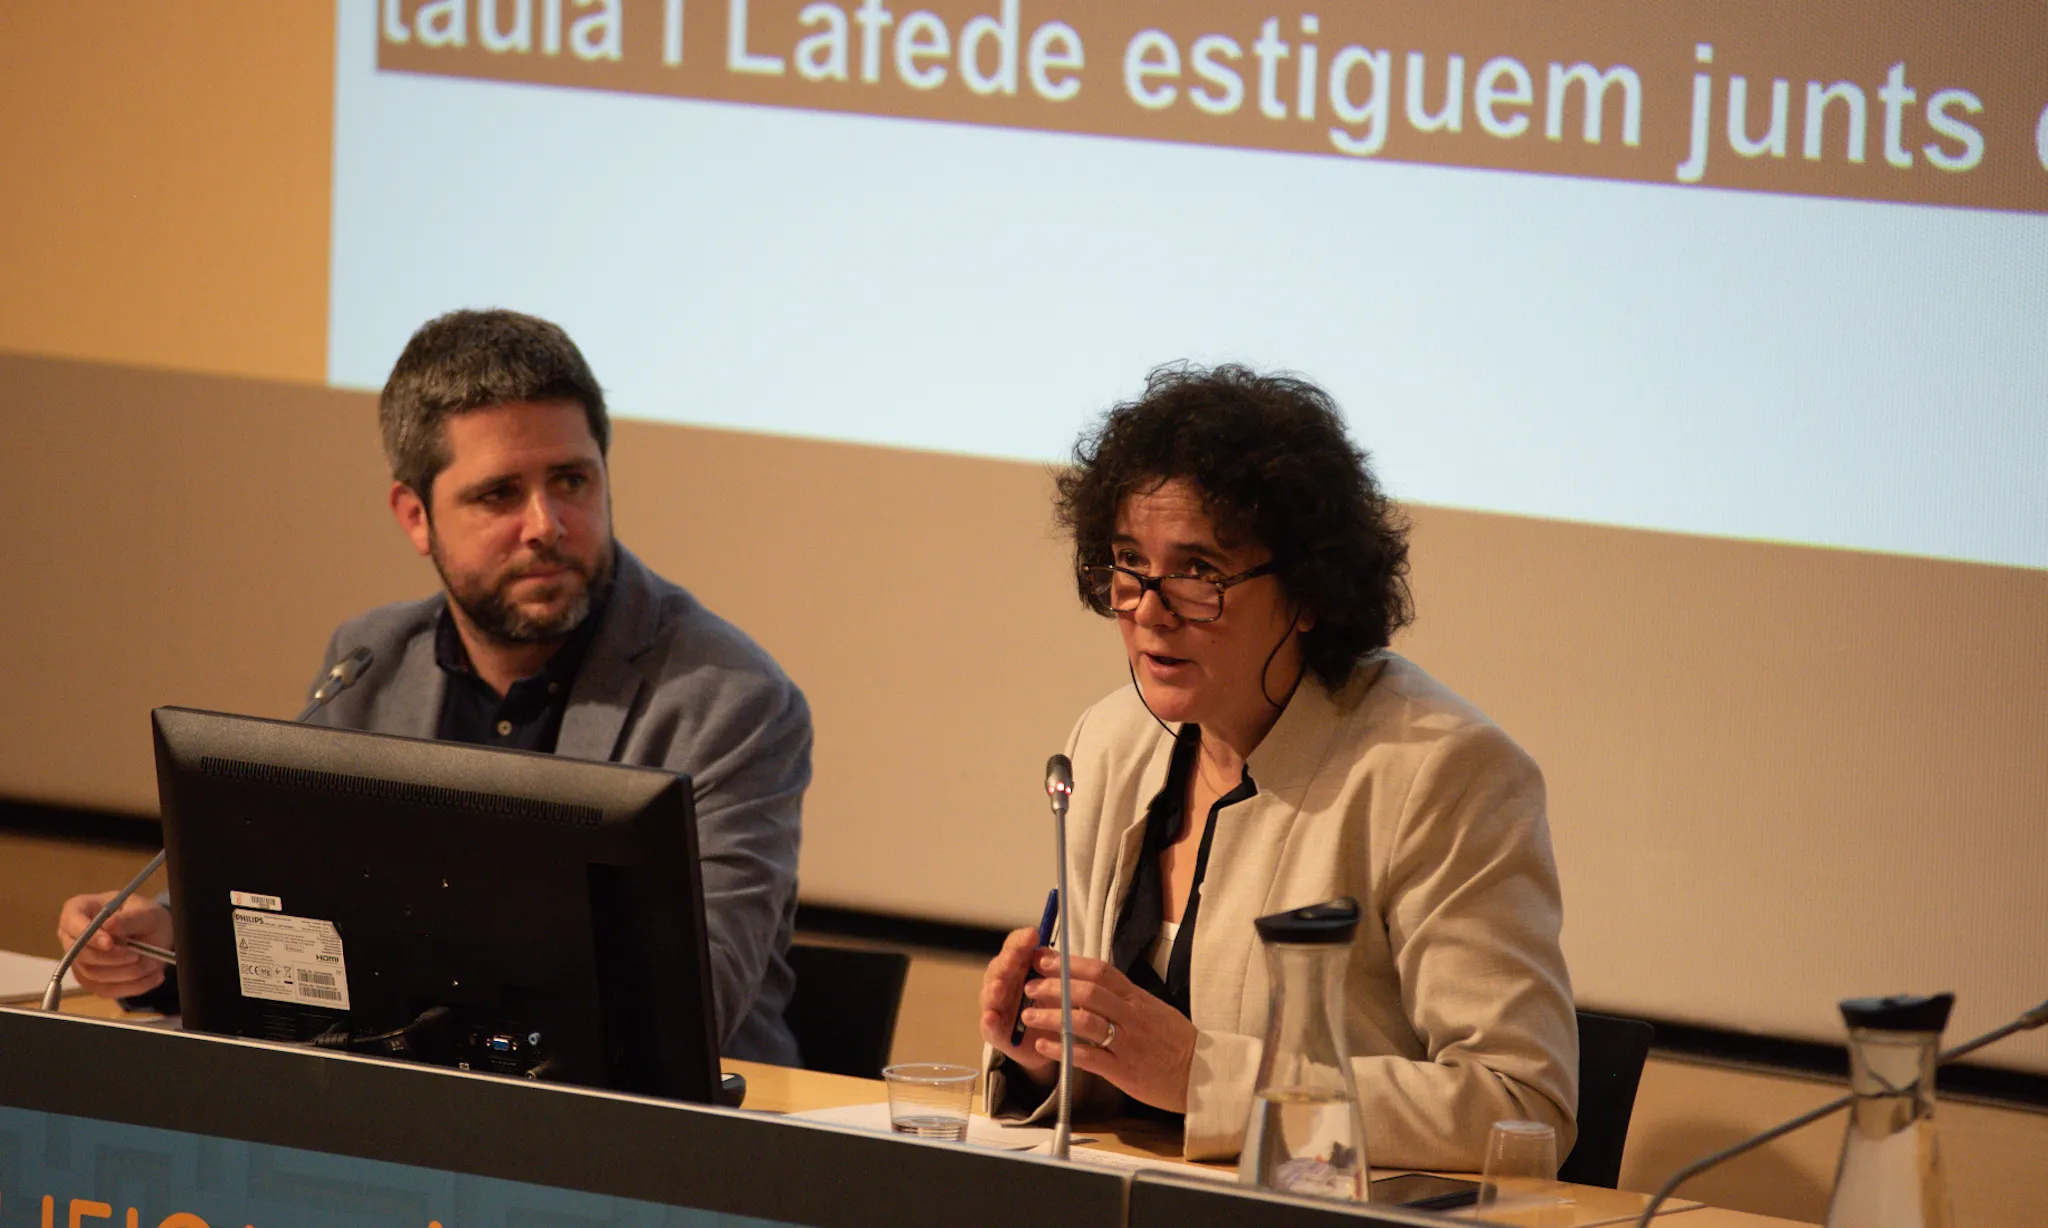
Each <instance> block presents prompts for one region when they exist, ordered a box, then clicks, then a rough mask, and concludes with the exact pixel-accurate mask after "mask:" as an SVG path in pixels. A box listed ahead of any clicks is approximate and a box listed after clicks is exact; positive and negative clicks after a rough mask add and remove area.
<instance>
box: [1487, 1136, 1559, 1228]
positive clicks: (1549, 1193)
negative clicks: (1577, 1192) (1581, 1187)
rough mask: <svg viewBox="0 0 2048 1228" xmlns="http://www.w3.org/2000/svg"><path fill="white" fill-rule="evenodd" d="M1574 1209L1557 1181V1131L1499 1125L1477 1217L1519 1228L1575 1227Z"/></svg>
mask: <svg viewBox="0 0 2048 1228" xmlns="http://www.w3.org/2000/svg"><path fill="white" fill-rule="evenodd" d="M1574 1210H1575V1207H1574V1205H1573V1200H1572V1197H1571V1191H1570V1189H1569V1187H1567V1186H1565V1185H1564V1184H1563V1183H1562V1182H1560V1181H1558V1179H1557V1132H1556V1131H1555V1130H1552V1129H1551V1128H1550V1127H1549V1126H1547V1125H1545V1124H1544V1123H1542V1122H1540V1121H1497V1122H1494V1123H1493V1129H1492V1131H1490V1132H1489V1133H1488V1134H1487V1137H1486V1169H1485V1171H1484V1172H1483V1173H1482V1174H1481V1176H1480V1178H1479V1202H1478V1204H1477V1205H1476V1206H1474V1207H1473V1216H1474V1218H1477V1219H1482V1220H1485V1221H1487V1222H1488V1223H1492V1224H1514V1225H1518V1226H1519V1228H1571V1222H1572V1215H1573V1211H1574Z"/></svg>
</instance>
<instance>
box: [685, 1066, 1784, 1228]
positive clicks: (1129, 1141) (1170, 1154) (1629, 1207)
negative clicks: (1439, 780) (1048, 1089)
mask: <svg viewBox="0 0 2048 1228" xmlns="http://www.w3.org/2000/svg"><path fill="white" fill-rule="evenodd" d="M722 1064H723V1066H724V1067H725V1069H726V1070H727V1071H728V1072H732V1073H738V1074H741V1075H744V1076H746V1080H747V1101H746V1107H747V1108H749V1109H754V1110H757V1111H762V1112H770V1113H799V1112H804V1111H807V1110H814V1109H829V1108H839V1107H844V1106H849V1105H858V1104H874V1103H877V1102H880V1101H884V1100H886V1099H887V1098H888V1092H887V1089H886V1085H884V1084H883V1083H882V1081H881V1080H879V1079H855V1078H849V1077H847V1076H845V1075H835V1074H823V1073H820V1072H818V1071H812V1070H795V1069H791V1068H789V1067H786V1066H770V1065H766V1064H764V1063H761V1062H742V1061H735V1060H733V1059H731V1058H728V1059H726V1060H725V1061H724V1062H723V1063H722ZM1075 1133H1076V1134H1077V1135H1085V1136H1087V1137H1089V1138H1091V1139H1093V1140H1094V1141H1093V1142H1091V1143H1090V1144H1088V1146H1089V1147H1090V1148H1093V1149H1096V1150H1101V1151H1107V1152H1111V1153H1113V1154H1117V1155H1125V1156H1132V1157H1138V1158H1141V1159H1150V1160H1157V1161H1161V1162H1172V1163H1176V1164H1178V1165H1180V1166H1182V1167H1185V1168H1188V1169H1193V1170H1197V1171H1201V1172H1207V1173H1212V1174H1228V1175H1229V1176H1231V1177H1232V1178H1233V1179H1234V1178H1235V1175H1236V1166H1235V1165H1227V1164H1191V1163H1187V1162H1185V1161H1182V1160H1181V1159H1180V1141H1179V1139H1178V1138H1177V1137H1176V1136H1175V1134H1174V1132H1173V1131H1172V1129H1171V1128H1170V1127H1168V1126H1166V1125H1164V1124H1163V1123H1158V1122H1151V1121H1143V1120H1137V1119H1125V1120H1119V1121H1113V1122H1107V1123H1104V1122H1089V1123H1087V1125H1086V1127H1085V1129H1084V1128H1082V1127H1076V1129H1075ZM1456 1175H1465V1176H1470V1174H1456ZM1568 1188H1569V1189H1570V1192H1571V1196H1572V1210H1573V1215H1572V1220H1571V1228H1596V1226H1598V1225H1609V1224H1632V1223H1634V1222H1635V1221H1636V1219H1637V1217H1639V1216H1640V1215H1641V1214H1642V1212H1643V1207H1644V1206H1645V1205H1646V1204H1648V1202H1649V1201H1650V1200H1649V1196H1648V1195H1646V1194H1639V1193H1636V1192H1634V1191H1632V1190H1610V1189H1602V1188H1600V1187H1598V1186H1590V1185H1574V1186H1570V1187H1568ZM1469 1214H1470V1212H1466V1213H1464V1214H1463V1215H1461V1216H1460V1218H1463V1217H1464V1216H1465V1215H1469ZM1654 1222H1655V1223H1657V1224H1658V1225H1669V1228H1795V1226H1796V1221H1793V1220H1784V1219H1774V1218H1772V1217H1769V1216H1764V1215H1752V1214H1749V1213H1747V1212H1743V1211H1730V1210H1726V1209H1724V1208H1720V1207H1709V1206H1706V1205H1705V1204H1703V1203H1699V1202H1695V1201H1692V1200H1690V1199H1683V1198H1671V1199H1666V1200H1665V1203H1664V1205H1663V1207H1661V1208H1659V1210H1658V1213H1657V1217H1656V1220H1655V1221H1654Z"/></svg>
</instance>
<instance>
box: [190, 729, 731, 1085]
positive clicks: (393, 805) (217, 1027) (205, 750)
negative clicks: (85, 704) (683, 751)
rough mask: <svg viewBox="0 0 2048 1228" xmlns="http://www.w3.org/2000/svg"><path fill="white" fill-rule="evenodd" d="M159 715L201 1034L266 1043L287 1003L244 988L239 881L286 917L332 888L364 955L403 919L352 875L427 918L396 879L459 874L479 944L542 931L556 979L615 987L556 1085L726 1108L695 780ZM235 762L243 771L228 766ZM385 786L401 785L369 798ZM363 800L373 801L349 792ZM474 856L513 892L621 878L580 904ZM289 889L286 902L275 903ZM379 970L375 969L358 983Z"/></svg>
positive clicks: (449, 939) (407, 977)
mask: <svg viewBox="0 0 2048 1228" xmlns="http://www.w3.org/2000/svg"><path fill="white" fill-rule="evenodd" d="M151 721H152V726H153V729H154V733H155V740H156V753H157V779H158V792H159V798H160V802H161V805H162V813H163V827H164V844H165V849H166V852H167V854H168V858H167V860H168V873H169V882H170V888H171V907H172V911H173V914H174V921H175V930H176V932H177V934H178V940H177V943H178V947H179V954H180V959H179V993H180V999H181V1007H182V1009H183V1012H184V1022H185V1026H187V1027H189V1028H191V1029H193V1030H195V1031H204V1032H213V1033H217V1034H220V1035H229V1036H244V1037H251V1036H259V1037H260V1036H263V1035H264V1032H263V1031H262V1030H261V1028H260V1025H259V1024H258V1023H257V1022H256V1020H258V1019H259V1018H260V1017H262V1012H263V1011H267V1010H271V1008H269V1007H267V1005H261V1004H258V1005H252V1002H251V1000H247V999H245V998H244V996H243V995H242V993H241V986H240V983H239V981H238V980H237V978H236V976H235V962H234V961H235V958H236V957H235V952H234V944H233V936H232V920H231V915H232V913H233V911H234V907H233V905H232V903H231V901H230V899H229V897H228V891H229V887H230V885H233V888H234V889H235V890H240V891H244V892H249V893H263V894H276V895H282V896H283V898H284V900H285V903H286V905H287V908H286V909H285V911H286V912H287V913H289V912H290V911H291V907H292V905H291V901H292V899H293V897H294V895H298V896H305V895H308V894H315V895H320V896H322V897H324V898H325V899H326V901H327V905H326V907H325V908H324V909H323V910H322V911H328V912H335V913H337V914H339V915H340V916H345V917H347V918H348V919H349V920H350V928H352V929H354V930H355V932H356V934H357V935H358V942H359V943H361V942H363V941H365V940H368V941H370V942H371V944H372V945H381V946H382V947H383V948H384V952H385V954H386V955H387V957H388V956H389V955H390V952H391V951H392V950H393V949H394V948H395V947H396V946H397V945H399V943H400V940H399V939H398V938H397V937H396V936H394V935H393V934H392V933H390V932H388V931H389V930H390V929H391V928H392V924H393V923H392V922H391V921H390V915H389V914H390V913H392V912H395V911H397V910H395V909H390V908H388V907H387V909H386V913H384V914H378V913H377V911H376V910H377V908H378V906H379V905H378V902H377V901H375V900H371V899H362V900H358V899H356V898H353V897H351V895H350V894H349V892H348V891H346V890H345V889H344V888H343V886H342V885H341V884H340V878H341V877H342V876H344V875H347V874H350V873H351V872H352V868H353V872H360V873H361V874H362V875H364V876H365V881H368V876H370V875H372V874H373V873H374V874H375V875H376V876H377V880H376V881H377V882H378V883H379V884H380V885H381V886H382V889H384V890H387V891H402V892H404V893H405V902H406V906H407V908H408V909H410V908H412V907H414V906H415V905H417V907H418V908H419V909H420V910H421V911H422V912H425V911H426V910H428V909H430V908H432V907H436V906H438V905H437V902H434V901H429V900H426V899H425V898H424V896H423V895H422V890H423V889H422V888H421V886H420V884H418V883H410V884H408V885H406V886H404V887H402V888H401V887H391V886H390V881H391V880H392V879H393V878H394V877H400V878H403V877H404V876H405V875H411V876H412V877H414V878H418V877H419V875H420V874H422V873H426V872H429V871H432V872H433V874H430V875H428V877H429V878H431V877H435V876H438V877H439V878H440V879H441V881H442V882H443V884H444V885H445V884H446V883H448V882H449V881H451V880H453V881H454V882H455V883H456V884H457V885H458V886H461V887H463V888H464V890H465V891H467V893H468V894H467V896H466V897H465V898H467V899H468V900H469V901H470V902H471V904H472V906H473V907H475V908H478V909H481V910H483V912H484V913H485V915H477V916H469V913H468V910H464V911H463V915H464V916H465V917H467V918H468V920H467V921H466V922H465V923H466V924H471V925H473V926H475V927H476V929H475V931H474V932H476V933H480V934H485V935H492V934H493V930H492V929H491V928H490V927H494V926H495V927H498V931H499V932H511V929H512V928H514V927H522V926H523V927H527V929H528V932H529V933H539V934H541V935H544V937H542V938H539V939H536V941H537V942H545V943H552V944H556V946H555V947H554V948H552V950H553V959H554V960H555V962H556V965H557V974H558V975H560V976H562V977H565V978H568V979H569V980H571V981H582V978H584V977H585V976H586V974H587V976H588V978H589V980H588V981H587V982H583V983H587V984H591V985H596V984H599V983H602V985H603V986H604V992H602V993H594V994H592V995H590V996H591V997H592V999H593V1000H598V1002H599V1004H598V1005H597V1006H596V1007H595V1008H593V1009H592V1012H591V1013H589V1014H588V1015H586V1016H585V1017H584V1018H582V1019H580V1020H579V1021H578V1022H577V1023H576V1024H574V1025H571V1026H568V1027H565V1028H564V1029H563V1031H564V1033H565V1034H566V1036H567V1038H568V1039H567V1041H566V1042H565V1045H564V1048H568V1049H573V1050H574V1053H573V1054H570V1055H568V1056H570V1057H573V1061H570V1063H569V1067H570V1068H569V1070H568V1071H566V1072H564V1073H562V1074H561V1075H560V1077H562V1078H564V1079H565V1080H567V1081H571V1082H579V1083H584V1084H587V1085H592V1086H604V1087H609V1088H612V1089H614V1090H622V1091H631V1092H636V1093H643V1094H652V1095H660V1096H666V1097H671V1098H675V1099H682V1100H689V1101H692V1102H696V1103H705V1104H708V1103H712V1102H714V1100H715V1099H716V1097H717V1088H718V1081H719V1068H718V1037H717V1031H716V1028H717V1023H716V1012H715V1009H714V1005H713V1001H712V996H711V995H712V989H711V976H710V953H709V942H708V938H707V935H706V927H705V921H704V904H703V887H702V879H701V876H700V874H699V871H698V865H697V840H696V835H697V833H696V823H695V819H694V809H693V805H692V799H691V788H690V782H689V779H688V778H687V777H683V776H678V775H676V774H674V773H670V772H664V771H660V770H657V769H652V768H642V767H633V766H627V765H621V764H611V763H595V762H590V761H585V760H577V759H570V758H565V757H561V756H555V755H540V754H531V753H527V752H522V751H510V750H499V749H494V748H489V747H480V746H471V745H466V744H461V743H453V742H440V741H431V740H423V739H417V738H405V737H398V736H395V735H391V734H381V733H369V732H364V731H360V730H345V729H332V728H326V727H320V726H312V725H304V724H299V723H295V722H288V721H276V720H266V719H263V718H260V717H250V716H240V715H234V714H228V713H219V712H208V711H203V710H199V709H191V708H159V709H156V710H155V711H154V712H153V713H152V714H151ZM224 764H225V765H227V766H228V767H232V768H234V769H235V773H238V774H239V775H236V774H235V773H223V771H222V770H221V768H222V765H224ZM252 768H253V769H255V770H254V771H251V770H250V769H252ZM259 775H261V776H262V778H260V779H259V778H258V776H259ZM308 781H311V782H312V783H311V784H310V785H309V784H308V783H307V782H308ZM336 781H339V782H341V783H340V784H338V785H337V784H335V783H334V782H336ZM383 785H389V786H391V787H392V789H387V790H385V791H384V792H383V793H382V794H380V793H379V792H377V790H376V789H375V788H369V786H383ZM357 788H369V791H368V792H364V793H353V794H352V793H350V792H348V791H347V790H349V789H357ZM392 790H395V791H396V792H395V793H394V792H393V791H392ZM393 797H396V798H397V800H396V801H393V800H392V798H393ZM439 799H450V800H445V801H444V800H439ZM493 799H496V802H493ZM266 800H267V801H268V803H269V804H258V803H259V802H264V801H266ZM497 802H501V803H503V804H502V805H500V806H498V807H497V809H495V810H494V809H491V808H490V807H491V806H492V805H494V804H496V803H497ZM294 803H295V804H294ZM479 807H482V808H479ZM411 840H420V841H424V842H425V843H426V844H428V845H429V846H431V847H433V848H435V849H437V850H438V852H436V853H434V854H432V855H431V856H430V857H428V858H427V859H426V860H427V861H428V862H431V863H432V864H419V865H416V864H415V863H414V861H408V860H406V853H405V849H406V848H407V847H408V841H411ZM494 841H503V842H504V843H503V844H502V845H500V846H495V847H494V846H493V842H494ZM252 843H253V847H252ZM471 849H475V850H478V851H477V852H476V853H475V854H474V857H475V859H476V860H479V861H487V862H489V863H490V865H491V866H492V867H494V868H495V869H496V871H497V872H498V873H500V874H501V875H503V876H505V877H506V878H507V879H508V880H509V881H511V882H515V883H516V882H519V881H520V880H523V879H526V878H534V879H538V880H543V881H547V880H557V881H558V880H560V879H562V878H564V877H565V876H566V877H574V876H575V874H576V871H575V870H573V869H568V868H567V867H569V866H572V865H575V864H581V865H583V867H584V869H583V871H582V872H583V873H584V874H585V875H596V874H599V873H602V874H604V875H605V878H604V879H603V888H604V889H603V890H600V889H598V884H597V883H595V882H590V881H589V880H588V879H587V878H586V879H585V882H586V890H584V891H583V892H582V894H581V897H580V902H579V897H577V896H576V895H574V894H573V893H572V894H570V895H569V896H567V897H565V898H558V899H523V898H519V896H518V895H517V894H516V892H515V893H512V894H506V893H499V892H494V891H491V890H487V889H485V887H487V886H488V884H487V883H486V882H485V881H484V880H485V879H486V878H487V877H488V875H487V873H486V871H485V870H484V869H483V868H481V867H477V866H471V865H468V864H463V863H465V862H466V861H467V860H469V858H467V857H465V850H471ZM262 850H285V851H288V852H289V853H290V855H289V856H277V855H274V852H264V851H262ZM569 859H580V860H569ZM417 860H419V859H415V861H417ZM437 864H438V865H439V866H440V867H441V870H438V871H437V870H436V869H435V866H436V865H437ZM458 867H459V869H460V870H461V872H460V873H457V872H455V871H456V870H457V869H458ZM443 871H446V872H443ZM465 879H467V880H469V881H465ZM266 884H267V885H266ZM312 885H317V887H318V890H317V891H315V890H314V889H313V886H312ZM280 886H282V887H285V888H287V889H286V890H284V891H273V890H271V888H272V887H280ZM579 908H580V909H581V910H582V911H581V912H578V911H577V910H578V909H579ZM536 910H541V912H540V914H539V915H537V914H536ZM555 914H559V915H555ZM326 919H330V920H334V919H337V918H336V917H329V918H326ZM535 927H538V928H537V929H536V928H535ZM579 927H580V928H579ZM419 928H420V931H421V933H420V936H418V937H415V938H413V939H408V940H406V941H409V942H415V943H427V944H433V945H434V946H435V947H438V948H439V949H441V950H443V951H447V950H450V949H452V948H454V947H455V946H457V945H458V944H459V943H460V942H461V941H462V940H461V939H459V938H458V937H456V936H455V935H454V934H451V933H450V932H449V931H450V930H453V929H455V928H456V927H455V926H452V925H449V924H446V923H442V924H436V925H424V924H423V925H421V926H420V927H419ZM558 931H559V932H558ZM585 934H587V935H588V937H584V936H583V935H585ZM347 941H348V935H347V934H346V933H344V944H345V945H346V943H347ZM484 941H490V939H488V938H486V939H485V940H484ZM499 941H500V946H501V949H499V950H497V951H494V952H493V954H492V958H493V959H494V960H495V962H496V965H497V966H499V967H502V966H504V964H505V963H506V961H507V959H508V956H507V955H506V953H505V951H504V950H503V949H502V939H500V940H499ZM565 950H566V952H567V953H566V954H565V953H564V951H565ZM388 962H392V963H405V962H406V961H403V960H399V959H396V958H391V959H389V960H388ZM367 971H372V970H371V969H364V968H360V967H359V969H358V971H357V973H356V978H357V979H361V978H362V974H363V973H364V972H367ZM391 975H392V977H394V978H396V980H394V981H393V982H391V983H392V984H396V983H397V981H398V980H403V981H405V982H407V983H410V981H413V980H417V979H420V978H421V976H422V975H423V971H422V969H421V967H419V966H416V965H408V966H407V967H405V968H404V969H403V970H402V971H394V972H392V974H391ZM378 987H379V988H388V987H387V986H386V985H384V984H383V983H378ZM478 988H480V987H479V986H477V985H476V984H474V983H472V985H470V986H469V987H468V988H466V989H462V990H457V991H453V992H459V993H465V994H466V993H471V992H473V991H475V990H477V989H478ZM352 996H354V995H352ZM561 997H563V998H565V999H569V998H580V995H561ZM351 1005H352V1006H353V1005H356V1003H354V1002H352V1004H351ZM569 1009H571V1010H574V1011H577V1012H578V1013H581V1012H582V1008H579V1007H571V1008H569ZM309 1013H310V1012H309ZM387 1013H391V1012H387ZM393 1020H397V1021H398V1022H404V1020H403V1019H401V1018H399V1015H398V1014H395V1013H394V1014H392V1018H391V1019H383V1018H378V1019H373V1020H366V1022H368V1023H370V1024H373V1025H374V1026H376V1027H378V1028H382V1027H385V1026H392V1025H393ZM272 1023H273V1024H274V1012H273V1017H272ZM358 1030H360V1029H358ZM593 1030H594V1031H593Z"/></svg>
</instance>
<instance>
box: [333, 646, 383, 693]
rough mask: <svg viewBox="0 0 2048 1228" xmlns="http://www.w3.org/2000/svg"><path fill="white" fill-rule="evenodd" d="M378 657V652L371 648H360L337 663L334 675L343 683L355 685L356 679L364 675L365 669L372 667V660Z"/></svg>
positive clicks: (344, 684)
mask: <svg viewBox="0 0 2048 1228" xmlns="http://www.w3.org/2000/svg"><path fill="white" fill-rule="evenodd" d="M376 659H377V656H376V654H375V653H373V652H371V651H370V650H369V648H367V647H362V648H358V649H356V650H355V651H354V652H352V653H350V654H348V655H347V656H345V657H343V658H342V659H341V661H340V662H339V663H338V664H336V665H335V667H334V676H335V678H336V679H337V680H338V681H340V683H341V685H343V686H353V685H355V680H356V679H358V678H360V677H362V676H363V671H364V670H366V669H368V668H370V662H372V661H374V660H376Z"/></svg>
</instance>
